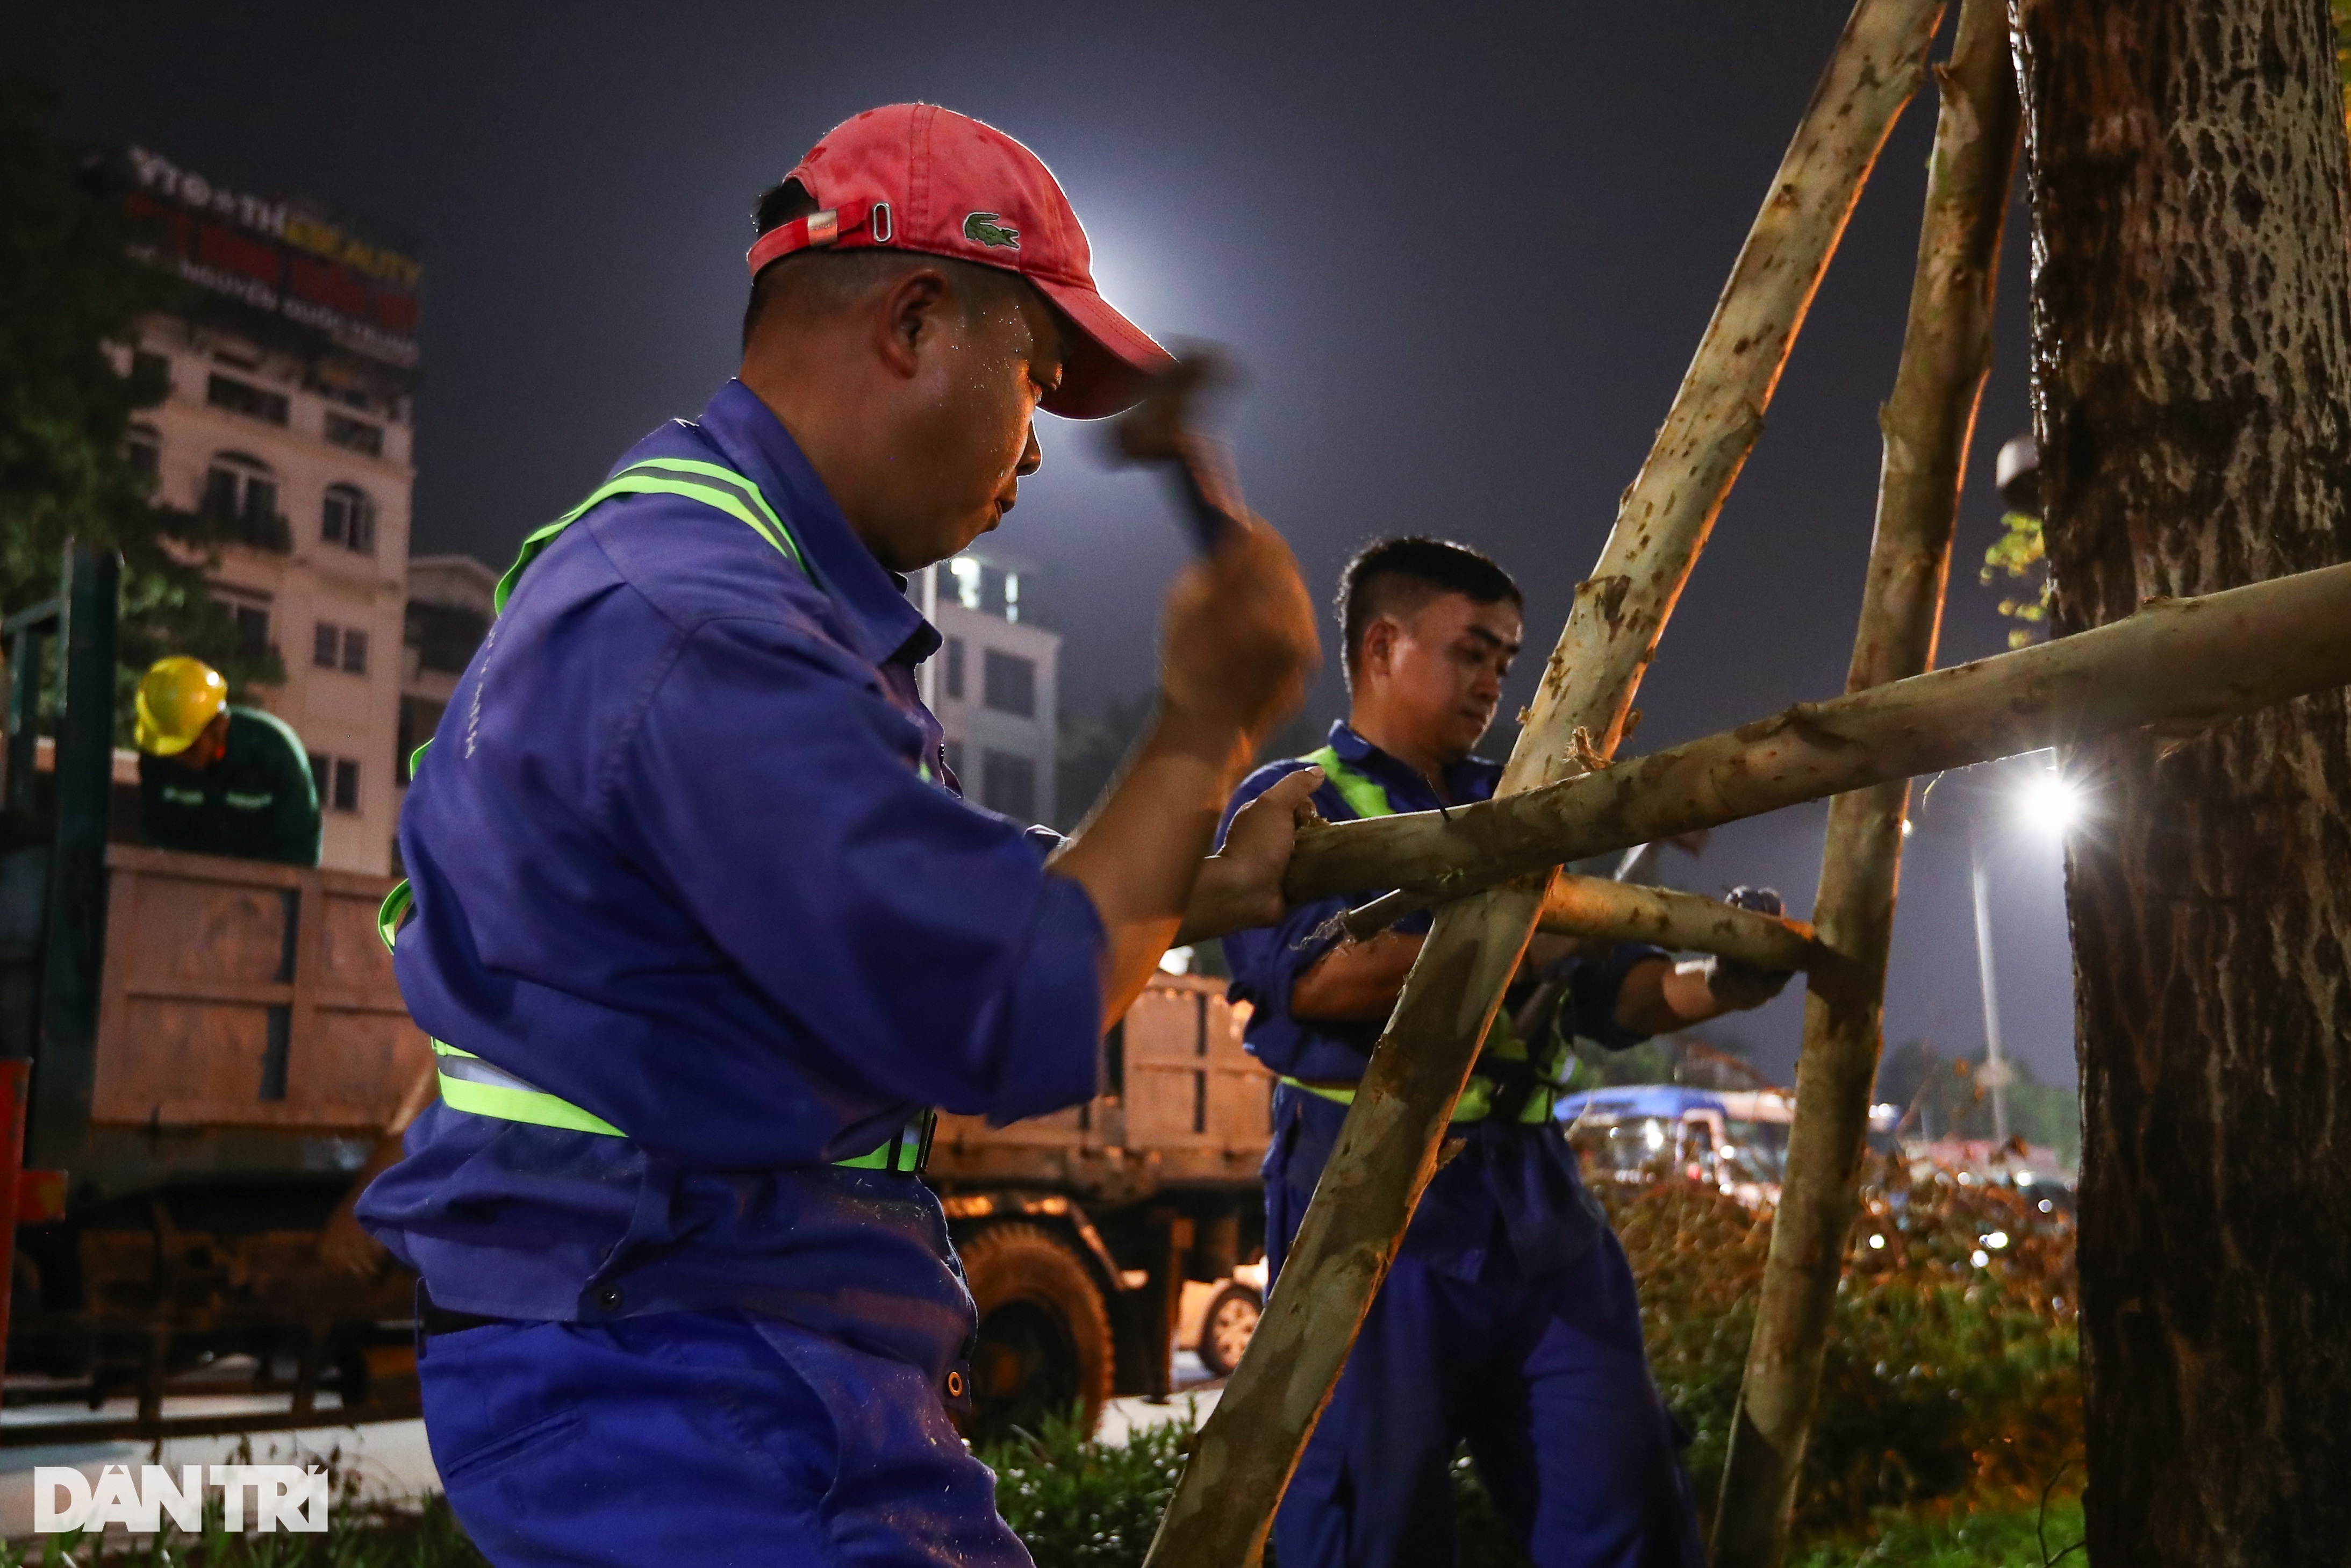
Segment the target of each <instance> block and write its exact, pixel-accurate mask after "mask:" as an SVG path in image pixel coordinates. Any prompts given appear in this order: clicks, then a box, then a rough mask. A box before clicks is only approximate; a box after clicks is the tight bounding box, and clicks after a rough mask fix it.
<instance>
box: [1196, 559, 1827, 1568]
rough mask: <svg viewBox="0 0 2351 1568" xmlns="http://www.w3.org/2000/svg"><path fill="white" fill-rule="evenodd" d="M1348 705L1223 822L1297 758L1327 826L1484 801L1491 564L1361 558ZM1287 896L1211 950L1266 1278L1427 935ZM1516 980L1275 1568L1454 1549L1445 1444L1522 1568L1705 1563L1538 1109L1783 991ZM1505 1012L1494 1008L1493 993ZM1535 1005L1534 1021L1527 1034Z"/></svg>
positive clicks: (1370, 1321) (1507, 605)
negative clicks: (1524, 1561) (1669, 1036)
mask: <svg viewBox="0 0 2351 1568" xmlns="http://www.w3.org/2000/svg"><path fill="white" fill-rule="evenodd" d="M1339 618H1340V625H1341V633H1342V637H1343V643H1344V647H1345V656H1346V672H1347V681H1348V692H1349V698H1350V713H1349V716H1348V718H1347V720H1346V721H1345V722H1343V723H1340V724H1335V725H1333V726H1332V728H1331V737H1330V744H1329V745H1328V746H1327V747H1323V748H1322V750H1321V751H1318V752H1316V753H1314V754H1313V755H1311V756H1309V757H1304V758H1296V759H1293V760H1291V761H1288V762H1278V763H1273V764H1270V766H1268V767H1265V768H1260V769H1259V770H1258V771H1257V772H1256V773H1254V774H1252V775H1251V776H1250V777H1249V779H1248V780H1246V781H1245V782H1244V783H1243V784H1242V785H1241V787H1240V789H1239V790H1238V792H1237V793H1236V794H1235V795H1234V797H1233V800H1232V804H1231V807H1230V809H1229V810H1228V815H1227V820H1228V821H1232V820H1233V814H1234V813H1237V812H1238V811H1239V810H1241V809H1242V808H1243V807H1245V806H1247V805H1248V804H1249V802H1251V801H1253V800H1257V799H1259V797H1260V796H1261V795H1263V794H1264V793H1265V792H1266V791H1267V790H1269V789H1279V788H1281V787H1283V784H1284V781H1286V780H1293V779H1295V778H1296V776H1297V775H1298V774H1299V773H1300V772H1301V770H1303V769H1307V768H1320V769H1321V771H1322V774H1323V775H1324V781H1323V782H1322V784H1320V785H1319V786H1318V787H1317V788H1316V789H1315V791H1314V796H1313V800H1314V804H1315V807H1316V809H1317V810H1318V811H1319V812H1320V813H1321V814H1322V816H1323V817H1324V818H1326V819H1328V820H1331V821H1345V820H1348V819H1351V818H1360V817H1369V816H1381V815H1385V814H1387V813H1389V812H1393V811H1426V810H1437V809H1439V808H1441V807H1449V806H1457V805H1461V804H1465V803H1467V802H1468V801H1473V800H1486V799H1488V798H1489V797H1490V796H1491V795H1492V794H1493V792H1494V787H1495V784H1496V782H1497V781H1498V780H1499V778H1500V776H1501V771H1502V769H1501V767H1500V765H1499V764H1497V763H1490V762H1487V761H1485V760H1483V759H1481V758H1478V757H1476V756H1475V755H1473V749H1474V747H1476V746H1477V744H1478V741H1479V738H1480V737H1482V736H1483V735H1484V734H1485V733H1486V730H1487V727H1489V725H1490V724H1491V723H1492V722H1493V717H1494V712H1495V709H1496V707H1497V706H1498V705H1499V703H1500V701H1501V690H1502V677H1503V675H1504V674H1506V673H1507V671H1508V670H1509V668H1510V661H1511V659H1512V658H1513V657H1514V656H1515V655H1516V654H1517V653H1518V651H1519V637H1520V592H1519V589H1518V586H1517V584H1515V583H1514V582H1512V581H1511V580H1510V577H1509V576H1508V574H1506V573H1505V572H1504V571H1503V570H1501V568H1499V566H1497V565H1495V564H1494V562H1493V561H1491V560H1489V559H1487V558H1486V557H1485V556H1483V555H1480V554H1479V553H1478V552H1477V551H1475V550H1472V549H1467V548H1465V547H1463V546H1460V545H1457V544H1450V543H1447V542H1444V541H1441V540H1437V539H1426V538H1396V539H1387V540H1384V541H1381V542H1380V543H1378V544H1375V545H1373V546H1371V547H1370V548H1368V549H1364V551H1363V552H1362V553H1361V554H1359V555H1358V556H1357V557H1356V558H1355V559H1354V560H1353V562H1352V563H1351V564H1350V565H1349V567H1348V568H1347V570H1346V573H1345V576H1344V579H1343V582H1342V584H1341V588H1340V594H1339ZM1384 891H1385V890H1384V889H1380V888H1367V889H1364V891H1363V892H1362V893H1361V894H1356V895H1353V896H1350V897H1346V898H1333V899H1329V900H1325V901H1322V902H1321V903H1317V904H1305V905H1301V906H1299V907H1297V908H1294V909H1292V910H1291V911H1290V913H1289V914H1288V915H1287V916H1286V917H1285V918H1284V919H1283V920H1281V921H1280V923H1278V924H1275V925H1267V926H1263V927H1259V928H1257V929H1254V930H1250V931H1246V932H1242V933H1238V934H1237V935H1234V936H1228V937H1227V938H1226V939H1225V953H1226V956H1227V958H1228V961H1229V963H1230V965H1231V967H1232V972H1233V977H1234V979H1233V988H1232V989H1233V995H1234V997H1235V998H1237V999H1240V1000H1245V1001H1247V1002H1249V1004H1250V1006H1251V1008H1252V1009H1253V1010H1252V1012H1251V1015H1250V1018H1249V1026H1248V1040H1249V1050H1250V1051H1252V1052H1253V1053H1254V1054H1255V1055H1256V1056H1257V1057H1258V1058H1259V1060H1260V1061H1263V1062H1264V1063H1265V1064H1266V1065H1267V1066H1268V1067H1270V1068H1271V1069H1272V1070H1273V1071H1275V1072H1277V1073H1279V1074H1280V1075H1281V1084H1280V1088H1279V1089H1278V1090H1277V1091H1276V1092H1275V1096H1274V1133H1273V1146H1272V1148H1271V1150H1270V1152H1269V1153H1268V1154H1267V1155H1266V1162H1265V1178H1266V1249H1267V1255H1268V1256H1267V1261H1268V1263H1269V1264H1270V1276H1271V1279H1272V1288H1273V1289H1274V1290H1275V1291H1280V1288H1281V1286H1280V1268H1281V1260H1282V1256H1283V1253H1284V1252H1285V1250H1286V1249H1288V1247H1289V1245H1290V1240H1291V1239H1292V1238H1293V1237H1294V1236H1295V1235H1296V1233H1297V1230H1298V1226H1299V1222H1300V1220H1301V1219H1302V1218H1304V1216H1305V1212H1306V1207H1307V1204H1308V1202H1309V1200H1310V1199H1311V1197H1313V1194H1314V1186H1315V1183H1316V1181H1317V1180H1318V1179H1319V1178H1320V1177H1321V1176H1322V1167H1323V1165H1324V1163H1325V1162H1326V1161H1327V1160H1328V1159H1329V1158H1330V1155H1331V1150H1332V1145H1333V1144H1334V1142H1335V1141H1336V1140H1337V1138H1338V1135H1339V1129H1340V1126H1341V1124H1343V1122H1344V1121H1345V1119H1346V1113H1347V1104H1348V1102H1349V1101H1350V1099H1351V1098H1352V1096H1353V1085H1354V1084H1355V1082H1356V1081H1357V1080H1359V1079H1360V1078H1361V1077H1362V1076H1363V1072H1364V1066H1365V1064H1366V1063H1367V1061H1368V1060H1369V1058H1370V1054H1371V1051H1372V1048H1373V1046H1374V1044H1376V1043H1377V1041H1378V1039H1379V1034H1380V1029H1381V1026H1382V1025H1383V1024H1384V1023H1385V1021H1386V1020H1387V1018H1388V1015H1389V1013H1390V1012H1391V1011H1392V1010H1393V1009H1394V1008H1395V1000H1396V997H1397V995H1398V993H1399V991H1400V990H1401V989H1402V988H1403V985H1404V980H1405V974H1406V972H1407V971H1408V970H1409V969H1410V968H1411V967H1412V962H1413V960H1414V958H1416V956H1418V955H1419V951H1420V946H1421V942H1422V939H1423V936H1424V935H1425V933H1426V929H1427V917H1426V915H1422V916H1419V917H1418V918H1417V919H1416V920H1413V921H1407V922H1405V923H1404V924H1403V925H1400V926H1399V927H1398V928H1397V929H1395V930H1393V931H1390V932H1387V933H1384V934H1383V935H1381V936H1376V937H1374V938H1373V939H1371V940H1370V941H1368V942H1360V943H1342V942H1341V941H1340V940H1339V939H1338V938H1337V937H1336V936H1334V935H1332V934H1330V933H1328V932H1326V931H1324V930H1323V929H1322V928H1323V926H1324V925H1325V923H1326V922H1327V921H1328V920H1329V918H1330V917H1331V916H1332V915H1335V914H1338V913H1339V912H1340V911H1342V910H1343V909H1346V908H1348V907H1350V906H1352V905H1353V904H1360V903H1362V902H1364V901H1365V900H1367V899H1369V898H1371V897H1373V896H1374V895H1376V894H1379V893H1382V892H1384ZM1521 974H1522V975H1523V976H1526V977H1527V978H1528V985H1527V986H1526V987H1523V988H1536V987H1538V986H1541V987H1542V988H1541V989H1540V990H1539V991H1538V996H1540V997H1542V998H1555V999H1556V1008H1557V1010H1556V1013H1555V1014H1554V1013H1553V1012H1552V1008H1551V1007H1550V1006H1548V1005H1544V1003H1543V1002H1541V1001H1538V1000H1536V999H1534V998H1529V999H1528V1001H1527V1003H1526V1004H1525V1005H1524V1009H1523V1010H1522V1011H1521V1013H1520V1017H1521V1019H1524V1020H1526V1021H1528V1022H1529V1023H1530V1024H1531V1025H1533V1024H1538V1023H1539V1024H1540V1025H1541V1027H1540V1028H1534V1027H1530V1028H1529V1030H1527V1031H1526V1032H1527V1033H1528V1035H1529V1040H1520V1038H1519V1031H1518V1030H1515V1029H1513V1028H1512V1027H1511V1026H1510V1010H1509V1006H1508V1005H1506V1008H1505V1010H1504V1015H1503V1017H1502V1018H1501V1019H1498V1020H1497V1025H1496V1029H1495V1031H1494V1032H1493V1033H1492V1034H1490V1035H1489V1037H1488V1039H1487V1040H1486V1042H1485V1045H1484V1047H1483V1049H1482V1051H1481V1054H1480V1057H1479V1066H1478V1071H1477V1072H1476V1073H1475V1074H1474V1075H1473V1076H1472V1077H1471V1079H1470V1082H1469V1086H1468V1091H1467V1092H1465V1093H1464V1094H1463V1096H1462V1100H1461V1103H1460V1107H1459V1109H1458V1110H1457V1112H1456V1113H1455V1123H1454V1126H1453V1129H1452V1136H1450V1137H1449V1138H1448V1139H1447V1145H1446V1148H1445V1151H1444V1155H1443V1161H1444V1163H1443V1164H1442V1165H1441V1166H1440V1167H1439V1169H1438V1170H1437V1175H1436V1176H1435V1177H1434V1178H1433V1179H1432V1180H1431V1181H1430V1183H1429V1185H1428V1188H1427V1190H1426V1193H1424V1194H1423V1195H1422V1197H1421V1200H1420V1207H1419V1208H1418V1209H1417V1211H1416V1213H1415V1215H1414V1217H1413V1221H1412V1226H1411V1228H1410V1229H1409V1230H1408V1231H1407V1232H1406V1233H1405V1241H1404V1246H1403V1248H1402V1249H1400V1251H1399V1252H1398V1254H1397V1256H1396V1259H1395V1264H1394V1266H1393V1267H1392V1268H1391V1269H1390V1270H1389V1272H1388V1275H1387V1279H1386V1281H1384V1283H1383V1285H1382V1286H1381V1288H1380V1291H1379V1294H1378V1295H1377V1296H1376V1297H1374V1300H1373V1303H1372V1308H1371V1312H1370V1313H1369V1315H1368V1316H1367V1317H1366V1318H1365V1320H1364V1327H1363V1332H1362V1333H1361V1335H1360V1336H1359V1337H1358V1338H1357V1339H1356V1341H1355V1346H1354V1350H1353V1353H1352V1354H1350V1356H1349V1358H1348V1361H1347V1367H1346V1371H1345V1373H1344V1374H1343V1375H1342V1376H1341V1378H1340V1380H1339V1385H1338V1388H1337V1390H1336V1392H1335V1393H1334V1394H1333V1395H1332V1401H1331V1405H1330V1407H1329V1408H1328V1409H1327V1410H1325V1411H1324V1412H1323V1415H1322V1421H1321V1422H1320V1423H1319V1424H1318V1425H1317V1426H1316V1427H1315V1429H1314V1434H1313V1437H1311V1440H1310V1441H1309V1443H1308V1445H1307V1448H1306V1451H1305V1454H1304V1456H1303V1457H1302V1458H1301V1460H1300V1463H1299V1466H1298V1470H1297V1473H1296V1474H1295V1476H1294V1477H1293V1478H1292V1479H1291V1481H1290V1490H1289V1491H1288V1492H1287V1493H1286V1494H1285V1496H1284V1498H1283V1501H1282V1505H1281V1511H1280V1516H1279V1518H1278V1519H1277V1521H1276V1523H1275V1527H1274V1540H1275V1544H1276V1547H1277V1549H1278V1552H1279V1554H1280V1560H1281V1563H1282V1568H1420V1565H1422V1564H1427V1563H1450V1562H1452V1561H1453V1560H1454V1540H1453V1502H1452V1485H1451V1479H1450V1476H1449V1470H1450V1468H1451V1465H1452V1460H1453V1455H1454V1451H1455V1449H1456V1448H1457V1447H1458V1445H1460V1444H1463V1443H1467V1444H1468V1448H1469V1452H1470V1455H1471V1457H1472V1458H1473V1460H1474V1461H1475V1463H1476V1464H1477V1467H1478V1470H1479V1475H1480V1477H1481V1478H1482V1479H1483V1480H1484V1481H1485V1483H1486V1487H1487V1490H1489V1492H1490V1493H1491V1494H1492V1496H1493V1499H1494V1500H1495V1503H1496V1505H1497V1506H1498V1508H1499V1510H1500V1512H1501V1514H1502V1517H1503V1519H1504V1520H1505V1521H1506V1522H1507V1523H1508V1524H1509V1525H1510V1529H1511V1530H1512V1531H1514V1532H1515V1533H1516V1534H1517V1535H1518V1536H1519V1538H1520V1541H1521V1542H1524V1543H1525V1545H1526V1547H1527V1549H1528V1551H1529V1552H1530V1554H1531V1556H1532V1557H1533V1559H1534V1562H1535V1563H1536V1564H1537V1565H1538V1568H1700V1565H1701V1564H1702V1563H1703V1562H1704V1553H1703V1552H1702V1551H1701V1549H1700V1546H1699V1542H1698V1521H1697V1517H1696V1513H1695V1511H1694V1510H1693V1508H1692V1506H1691V1500H1690V1496H1689V1485H1688V1481H1687V1477H1686V1476H1685V1474H1684V1472H1683V1469H1682V1467H1681V1462H1680V1456H1679V1453H1678V1450H1677V1442H1676V1437H1675V1430H1674V1427H1673V1424H1672V1421H1671V1419H1670V1418H1669V1416H1667V1411H1666V1409H1665V1406H1664V1405H1663V1403H1662V1402H1661V1401H1660V1399H1659V1398H1658V1396H1657V1392H1656V1385H1655V1384H1654V1383H1653V1382H1652V1380H1651V1378H1650V1375H1649V1369H1648V1364H1647V1360H1646V1356H1645V1354H1644V1352H1643V1348H1642V1343H1641V1318H1640V1308H1639V1303H1638V1301H1636V1299H1635V1294H1634V1288H1633V1279H1632V1275H1631V1272H1630V1271H1629V1270H1628V1269H1627V1267H1626V1265H1625V1253H1624V1250H1623V1249H1622V1248H1620V1247H1619V1246H1618V1245H1617V1242H1616V1238H1615V1236H1614V1234H1613V1233H1612V1232H1611V1231H1610V1230H1609V1228H1608V1223H1607V1220H1606V1218H1605V1217H1604V1215H1603V1213H1602V1211H1601V1209H1600V1206H1599V1204H1598V1202H1597V1201H1596V1200H1595V1199H1594V1198H1593V1196H1592V1195H1591V1193H1589V1192H1588V1191H1586V1190H1585V1189H1584V1187H1583V1183H1582V1181H1581V1180H1580V1179H1579V1177H1578V1175H1577V1171H1576V1165H1575V1155H1574V1154H1573V1151H1572V1150H1571V1149H1570V1148H1569V1146H1568V1145H1567V1141H1566V1139H1565V1137H1564V1136H1562V1134H1561V1131H1560V1128H1559V1125H1558V1123H1557V1122H1556V1121H1555V1120H1554V1119H1553V1117H1552V1101H1553V1096H1554V1092H1555V1091H1556V1090H1557V1089H1558V1088H1559V1087H1560V1086H1561V1084H1562V1081H1563V1077H1564V1069H1565V1066H1566V1056H1567V1051H1568V1044H1567V1042H1568V1041H1569V1040H1573V1039H1574V1038H1578V1037H1580V1038H1583V1039H1587V1040H1593V1041H1596V1042H1597V1043H1599V1044H1601V1045H1603V1046H1606V1047H1611V1048H1623V1047H1625V1046H1629V1045H1632V1044H1635V1043H1636V1042H1638V1041H1639V1040H1643V1039H1645V1038H1646V1037H1647V1036H1649V1035H1652V1034H1656V1033H1661V1032H1664V1031H1666V1030H1674V1029H1678V1028H1681V1027H1684V1026H1686V1025H1688V1024H1692V1023H1696V1022H1698V1021H1700V1020H1702V1019H1708V1018H1712V1017H1714V1016H1716V1015H1718V1014H1720V1013H1723V1012H1727V1011H1729V1010H1732V1009H1737V1008H1746V1007H1754V1006H1757V1005H1760V1004H1761V1003H1762V1002H1763V1001H1766V1000H1768V999H1769V998H1771V996H1772V995H1774V994H1776V993H1777V991H1778V990H1779V989H1780V987H1781V986H1782V984H1783V983H1784V982H1785V980H1786V977H1785V976H1784V975H1780V976H1770V975H1759V974H1756V973H1754V972H1752V971H1743V970H1741V969H1740V968H1738V967H1735V966H1727V965H1721V964H1711V963H1710V964H1706V965H1692V966H1685V967H1676V966H1675V965H1674V964H1673V963H1672V962H1671V961H1670V960H1669V959H1668V958H1667V955H1665V954H1664V953H1662V952H1660V951H1659V950H1658V949H1656V948H1655V947H1645V946H1635V945H1632V944H1619V945H1617V946H1614V947H1605V946H1604V947H1602V948H1600V949H1599V950H1596V951H1579V950H1577V948H1576V946H1575V945H1574V943H1573V939H1566V938H1557V937H1546V936H1537V937H1536V938H1535V939H1534V943H1533V945H1532V946H1531V948H1530V951H1529V954H1528V956H1527V959H1526V962H1525V967H1523V968H1522V970H1521ZM1513 1001H1514V1002H1515V1001H1516V998H1513ZM1553 1017H1556V1019H1557V1029H1556V1031H1555V1032H1554V1031H1553V1030H1552V1028H1551V1027H1550V1020H1551V1019H1552V1018H1553Z"/></svg>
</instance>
